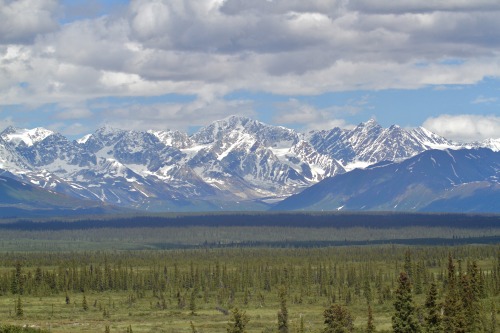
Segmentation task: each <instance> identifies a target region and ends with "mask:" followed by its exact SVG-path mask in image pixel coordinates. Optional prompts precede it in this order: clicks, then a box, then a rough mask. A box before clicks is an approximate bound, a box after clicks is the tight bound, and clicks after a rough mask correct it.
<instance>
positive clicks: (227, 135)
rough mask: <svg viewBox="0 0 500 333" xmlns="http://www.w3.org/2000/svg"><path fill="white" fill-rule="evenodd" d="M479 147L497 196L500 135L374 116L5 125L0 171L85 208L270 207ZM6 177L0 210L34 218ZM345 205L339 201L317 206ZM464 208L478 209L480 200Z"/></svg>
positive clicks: (22, 194) (333, 207)
mask: <svg viewBox="0 0 500 333" xmlns="http://www.w3.org/2000/svg"><path fill="white" fill-rule="evenodd" d="M477 147H486V148H489V149H492V151H494V152H495V154H494V155H493V158H492V159H493V165H492V166H491V168H496V169H495V170H496V171H495V174H494V175H493V176H491V175H487V177H486V176H485V177H486V178H480V177H476V178H475V179H474V181H475V182H477V181H479V182H486V183H488V184H490V185H491V186H490V188H491V189H492V190H493V192H494V193H495V194H496V195H497V194H498V170H499V169H500V167H499V166H498V160H499V157H498V156H499V155H498V150H499V148H500V141H499V140H487V141H485V142H482V143H471V144H457V143H454V142H451V141H449V140H447V139H445V138H442V137H440V136H438V135H436V134H434V133H432V132H430V131H428V130H426V129H424V128H416V129H409V130H408V129H403V128H401V127H399V126H396V125H394V126H391V127H389V128H383V127H381V126H380V125H378V124H377V123H376V122H375V121H373V120H370V121H368V122H365V123H361V124H359V125H358V126H357V127H356V128H354V129H352V130H345V129H340V128H334V129H331V130H325V131H312V132H309V133H299V132H297V131H295V130H292V129H288V128H285V127H282V126H271V125H267V124H264V123H262V122H259V121H256V120H252V119H249V118H244V117H237V116H231V117H228V118H226V119H223V120H220V121H216V122H214V123H212V124H210V125H208V126H206V127H204V128H202V129H200V130H199V131H198V132H196V133H194V134H193V135H188V134H186V133H182V132H179V131H170V130H165V131H128V130H121V129H115V128H109V127H103V128H100V129H98V130H96V131H95V132H94V133H92V134H90V135H86V136H85V137H83V138H82V139H80V140H75V141H72V140H69V139H67V138H66V137H64V136H62V135H61V134H58V133H54V132H52V131H49V130H46V129H43V128H35V129H30V130H28V129H17V128H13V127H9V128H7V129H5V130H4V131H3V132H2V133H1V134H0V170H1V171H0V172H1V177H6V178H10V179H13V180H15V181H18V182H20V183H23V184H29V185H31V186H33V187H37V188H39V189H41V190H42V191H47V192H46V195H47V197H52V196H53V195H55V194H57V195H62V196H64V197H65V198H67V199H64V200H63V201H68V200H70V199H78V200H80V201H81V202H79V203H73V204H71V205H70V206H69V207H71V206H76V207H87V206H89V205H90V206H94V207H96V208H95V209H98V210H101V211H103V212H105V211H107V210H109V209H111V210H113V209H114V208H110V206H113V207H122V208H128V209H137V210H147V211H217V210H267V209H269V208H271V207H272V206H273V205H274V204H275V203H276V202H279V201H281V200H283V199H285V198H287V197H290V196H291V195H294V194H297V193H299V192H301V191H303V190H304V189H307V188H309V187H311V186H313V185H315V184H318V183H319V184H322V183H323V181H324V180H325V179H335V178H336V176H338V175H342V174H345V173H347V174H350V173H351V170H353V169H354V168H355V167H366V166H369V165H373V164H375V163H379V162H382V161H392V162H401V161H403V160H405V159H408V158H411V157H414V156H416V155H418V154H421V153H422V152H425V151H428V150H430V149H451V148H452V149H460V148H463V149H472V148H477ZM476 155H478V154H476ZM436 163H437V165H442V164H441V161H436ZM443 163H448V162H447V161H443ZM475 163H477V164H482V163H484V161H483V160H482V159H477V160H476V161H475ZM452 167H453V168H455V170H456V169H457V168H456V166H452ZM452 167H447V168H448V174H442V173H440V174H439V175H440V176H442V177H444V178H443V179H444V180H446V179H447V178H449V179H453V181H452V183H450V184H451V185H450V186H453V185H456V184H462V183H463V182H466V181H467V179H468V178H467V177H465V178H462V175H459V178H460V179H458V180H456V179H454V178H453V177H454V175H453V170H452ZM450 173H451V177H450ZM415 181H418V179H416V180H415ZM5 183H6V180H5V178H4V180H3V181H0V191H4V192H5V193H6V192H9V194H8V195H9V198H12V200H10V201H2V202H1V203H0V204H1V205H3V208H5V210H4V211H5V212H8V213H9V214H10V215H9V214H4V216H22V215H23V213H26V214H28V215H30V213H32V214H31V215H34V216H37V214H38V213H33V212H34V210H36V209H37V208H38V207H36V202H37V201H35V200H32V199H29V200H26V199H24V198H26V197H27V196H29V195H27V193H26V191H25V190H27V188H25V189H23V188H22V186H17V188H16V189H14V188H13V186H12V184H11V185H9V186H10V189H6V188H5V186H4V185H6V184H5ZM32 191H34V190H33V189H32V188H29V191H28V192H32ZM465 192H467V193H466V194H467V195H472V196H473V195H474V193H475V192H474V190H471V189H469V190H467V191H464V192H462V194H463V193H465ZM15 198H17V199H15ZM440 198H441V197H440ZM403 199H404V198H403ZM435 199H437V198H435ZM441 199H443V198H441ZM444 199H447V198H444ZM16 200H17V201H16ZM56 201H57V200H56ZM89 202H90V203H89ZM31 203H35V206H31ZM40 203H43V201H40ZM364 206H366V207H369V205H362V204H359V205H358V206H356V207H357V208H356V209H361V210H362V209H367V208H363V207H364ZM452 206H453V205H452ZM54 207H55V206H54ZM281 207H285V206H281ZM342 207H343V205H342V204H341V203H340V201H339V202H336V203H332V204H331V205H324V206H322V207H321V209H326V210H336V209H342ZM346 207H348V206H347V205H346ZM398 207H405V208H404V209H409V210H415V211H418V210H422V209H424V210H425V209H427V208H428V207H431V208H432V207H436V208H435V210H437V209H441V208H443V207H444V208H446V207H447V205H440V206H432V203H431V202H429V203H428V204H427V205H413V206H411V205H410V203H408V204H406V205H405V204H402V205H391V206H387V207H384V208H383V209H390V210H398V209H402V208H398ZM453 207H456V206H453ZM62 208H63V210H65V209H66V208H68V207H62ZM311 208H312V209H316V208H315V207H311ZM431 208H429V209H431ZM487 208H488V207H487ZM372 209H377V208H372ZM432 209H434V208H432ZM432 209H431V210H432ZM469 211H484V207H472V208H471V209H469ZM494 211H495V210H494ZM42 215H43V214H42Z"/></svg>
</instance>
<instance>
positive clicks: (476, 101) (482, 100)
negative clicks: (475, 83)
mask: <svg viewBox="0 0 500 333" xmlns="http://www.w3.org/2000/svg"><path fill="white" fill-rule="evenodd" d="M496 101H498V98H496V97H485V96H483V95H479V96H477V97H476V98H475V99H474V100H473V101H472V102H471V103H472V104H491V103H495V102H496Z"/></svg>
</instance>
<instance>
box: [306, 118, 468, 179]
mask: <svg viewBox="0 0 500 333" xmlns="http://www.w3.org/2000/svg"><path fill="white" fill-rule="evenodd" d="M307 137H308V139H309V141H310V142H311V144H312V145H313V146H314V147H315V148H316V149H317V150H318V151H319V152H320V153H322V154H327V155H329V156H331V157H333V158H335V159H337V160H338V161H340V162H341V163H342V164H343V165H344V166H346V168H347V169H352V168H353V166H360V165H361V166H368V165H370V164H374V163H377V162H380V161H384V160H389V161H397V160H402V159H406V158H409V157H412V156H415V155H417V154H419V153H421V152H423V151H426V150H429V149H445V148H459V146H458V145H457V144H454V143H452V142H451V141H449V140H446V139H445V138H443V137H440V136H438V135H436V134H434V133H432V132H430V131H428V130H426V129H425V128H422V127H419V128H415V129H410V130H405V129H403V128H401V127H399V126H398V125H392V126H391V127H389V128H383V127H382V126H380V125H379V124H378V123H377V122H376V121H375V120H373V119H372V120H369V121H367V122H364V123H361V124H359V125H358V126H357V127H356V128H354V129H353V130H343V129H340V128H334V129H332V130H327V131H313V132H310V133H308V135H307Z"/></svg>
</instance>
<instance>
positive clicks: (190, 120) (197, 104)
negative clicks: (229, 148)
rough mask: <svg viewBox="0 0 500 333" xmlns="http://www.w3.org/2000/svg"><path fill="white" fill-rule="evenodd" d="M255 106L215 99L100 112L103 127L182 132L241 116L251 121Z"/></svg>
mask: <svg viewBox="0 0 500 333" xmlns="http://www.w3.org/2000/svg"><path fill="white" fill-rule="evenodd" d="M253 110H254V108H253V103H252V102H251V101H246V100H224V99H219V98H216V97H212V98H208V99H204V98H199V99H197V100H195V101H192V102H189V103H185V104H180V103H158V104H152V105H151V104H149V105H141V104H129V105H123V106H121V107H119V108H107V109H105V110H103V111H101V112H100V114H99V115H98V116H99V119H100V120H101V125H104V124H107V125H110V126H112V127H117V128H123V129H136V130H149V129H153V130H166V129H179V130H184V131H187V130H189V129H190V128H193V127H199V126H206V125H207V124H209V123H210V122H212V121H215V120H219V119H222V118H225V117H227V116H229V115H233V114H238V115H242V116H248V117H252V116H255V114H254V111H253Z"/></svg>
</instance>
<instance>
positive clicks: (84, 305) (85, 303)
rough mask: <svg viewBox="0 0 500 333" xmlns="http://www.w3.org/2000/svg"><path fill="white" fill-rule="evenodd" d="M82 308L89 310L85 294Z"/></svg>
mask: <svg viewBox="0 0 500 333" xmlns="http://www.w3.org/2000/svg"><path fill="white" fill-rule="evenodd" d="M82 309H83V311H87V310H88V309H89V305H88V304H87V298H86V297H85V295H83V300H82Z"/></svg>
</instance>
